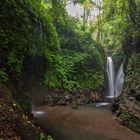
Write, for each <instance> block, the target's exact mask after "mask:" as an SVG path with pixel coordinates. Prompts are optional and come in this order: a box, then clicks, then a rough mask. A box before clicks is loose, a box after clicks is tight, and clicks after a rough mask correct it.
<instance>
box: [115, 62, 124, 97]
mask: <svg viewBox="0 0 140 140" xmlns="http://www.w3.org/2000/svg"><path fill="white" fill-rule="evenodd" d="M123 82H124V72H123V63H122V64H121V66H120V68H119V70H118V73H117V76H116V82H115V94H116V97H117V96H119V95H120V94H121V92H122V87H123Z"/></svg>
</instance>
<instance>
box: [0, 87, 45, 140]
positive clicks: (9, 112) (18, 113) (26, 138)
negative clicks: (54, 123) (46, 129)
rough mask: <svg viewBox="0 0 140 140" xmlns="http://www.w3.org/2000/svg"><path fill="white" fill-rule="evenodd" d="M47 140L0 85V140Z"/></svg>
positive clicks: (35, 123) (31, 119) (34, 122)
mask: <svg viewBox="0 0 140 140" xmlns="http://www.w3.org/2000/svg"><path fill="white" fill-rule="evenodd" d="M40 139H41V140H45V139H46V140H47V135H46V136H45V134H44V133H43V131H42V129H41V128H40V127H39V125H38V124H37V122H36V121H35V120H34V119H33V117H32V116H27V115H25V114H24V112H23V111H22V109H21V108H20V107H19V105H18V104H17V103H16V102H15V101H14V99H13V98H12V97H11V95H10V93H9V91H8V89H7V88H6V87H5V86H1V85H0V140H40Z"/></svg>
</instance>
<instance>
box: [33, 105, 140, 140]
mask: <svg viewBox="0 0 140 140" xmlns="http://www.w3.org/2000/svg"><path fill="white" fill-rule="evenodd" d="M33 113H34V116H35V117H36V118H38V120H39V123H40V124H41V125H42V126H44V127H45V128H46V129H47V131H48V132H49V133H50V134H51V135H52V136H53V137H54V140H140V135H139V134H137V133H135V132H133V131H131V130H130V129H128V128H126V127H124V126H122V125H120V124H118V123H117V122H116V120H115V117H114V116H113V115H112V114H111V112H110V111H109V110H108V109H107V108H103V107H100V108H97V107H95V106H93V105H90V106H83V107H79V108H78V109H72V108H70V107H67V106H54V107H50V106H43V107H39V108H38V109H36V110H34V111H33Z"/></svg>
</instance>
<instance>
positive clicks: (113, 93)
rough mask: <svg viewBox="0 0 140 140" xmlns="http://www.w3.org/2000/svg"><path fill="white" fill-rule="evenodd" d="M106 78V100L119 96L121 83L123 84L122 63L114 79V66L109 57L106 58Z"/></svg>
mask: <svg viewBox="0 0 140 140" xmlns="http://www.w3.org/2000/svg"><path fill="white" fill-rule="evenodd" d="M107 77H108V92H109V94H108V96H107V97H108V98H112V97H117V96H119V95H120V94H121V91H122V87H123V82H124V72H123V63H122V64H121V66H120V68H119V70H118V73H117V76H116V78H115V72H114V65H113V60H112V58H111V57H107Z"/></svg>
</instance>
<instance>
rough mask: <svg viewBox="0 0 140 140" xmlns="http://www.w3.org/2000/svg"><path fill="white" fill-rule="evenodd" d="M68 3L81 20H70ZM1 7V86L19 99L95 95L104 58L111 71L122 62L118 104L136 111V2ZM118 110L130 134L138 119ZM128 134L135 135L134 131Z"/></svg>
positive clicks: (8, 1) (139, 19) (33, 2)
mask: <svg viewBox="0 0 140 140" xmlns="http://www.w3.org/2000/svg"><path fill="white" fill-rule="evenodd" d="M68 2H72V3H74V4H79V5H81V6H82V7H83V15H82V17H71V16H70V15H69V13H68V12H67V10H66V5H67V3H68ZM0 5H1V10H0V85H1V84H3V85H6V86H7V87H8V88H9V89H10V90H11V91H12V93H14V95H16V96H19V98H21V99H23V96H21V93H22V92H23V93H24V92H25V94H30V92H27V91H28V90H29V89H30V88H32V87H33V89H35V88H38V87H39V88H41V89H43V88H44V89H45V93H46V91H50V92H51V91H52V90H55V89H63V91H68V92H73V93H75V91H76V92H81V91H86V92H87V91H90V92H92V91H100V90H102V89H104V87H105V84H104V83H105V82H104V81H105V78H104V77H106V76H105V70H104V64H105V61H106V60H105V57H106V56H108V55H111V56H112V57H113V59H114V60H115V64H116V65H115V68H116V69H118V67H119V66H120V64H121V63H122V62H124V72H125V76H126V78H125V84H124V89H123V92H122V93H123V94H122V95H121V96H120V98H119V99H118V103H119V104H121V105H122V106H125V107H126V106H127V103H128V102H132V101H131V100H132V98H133V99H134V100H135V106H136V107H137V108H138V109H137V110H139V109H140V80H139V79H140V74H139V71H140V68H139V61H140V60H139V59H140V57H139V56H140V1H139V0H103V1H102V2H101V1H100V0H1V1H0ZM93 7H94V8H96V9H98V16H97V17H96V18H93V17H92V16H91V13H92V8H93ZM46 89H47V90H46ZM39 90H40V89H39ZM37 93H38V94H40V92H37ZM130 97H131V99H129V98H130ZM122 106H119V107H118V108H117V109H116V112H117V113H118V114H119V115H118V114H117V115H118V116H119V117H120V118H121V120H122V122H123V123H126V124H127V125H128V126H129V127H131V128H133V127H134V125H135V122H136V120H137V121H138V122H139V120H140V116H137V118H136V119H135V116H133V115H134V114H133V113H131V114H129V105H128V107H127V108H125V109H124V108H123V107H122ZM137 110H136V111H137ZM123 112H124V114H123ZM135 114H137V113H135ZM128 116H129V117H130V116H131V117H130V118H131V119H130V118H129V117H128ZM133 117H134V119H133ZM130 120H131V121H130ZM132 120H133V121H132ZM133 124H134V125H133ZM133 129H134V130H137V131H138V132H140V129H139V125H135V128H133Z"/></svg>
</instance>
